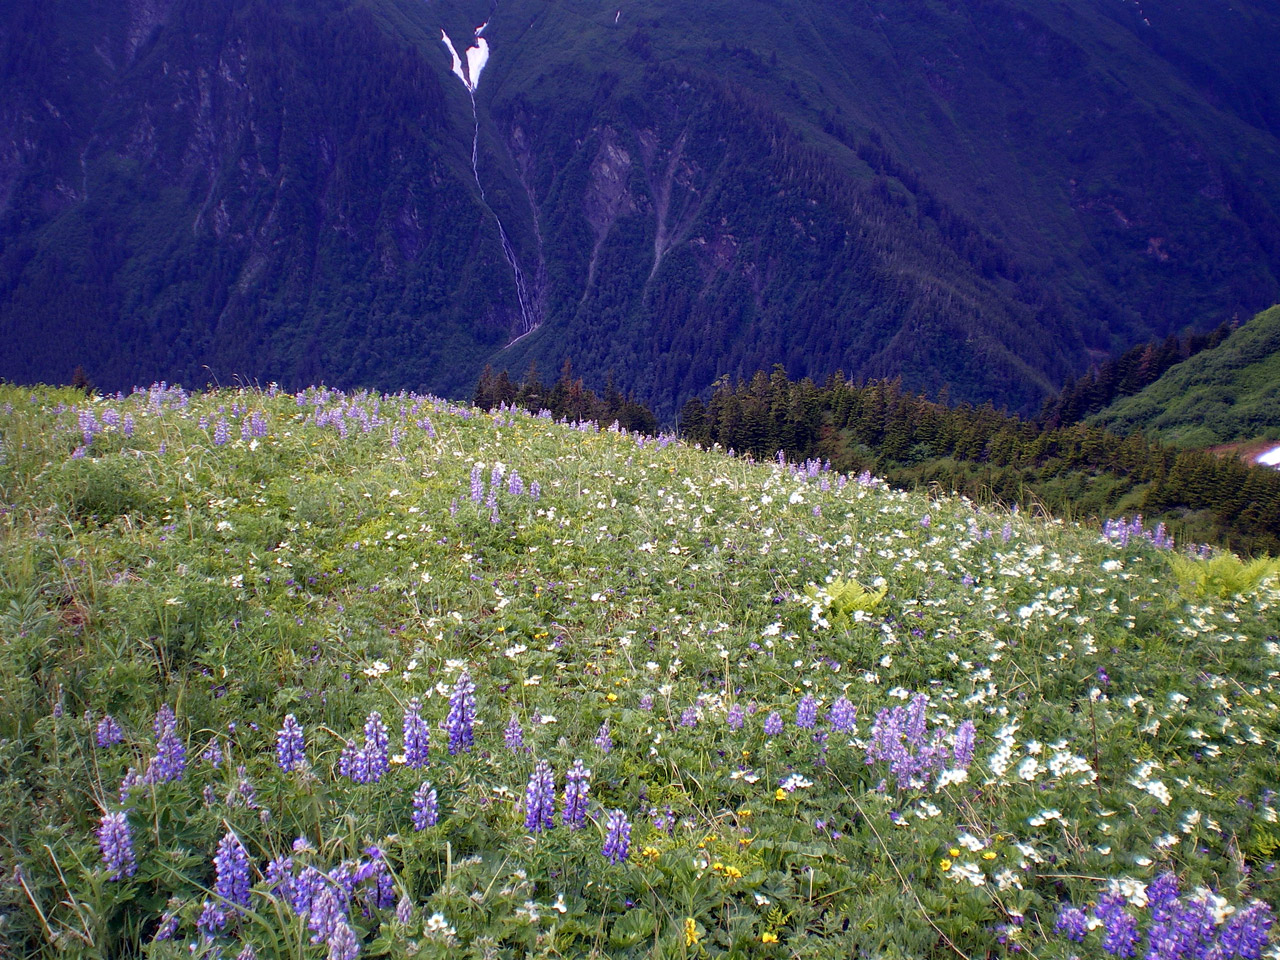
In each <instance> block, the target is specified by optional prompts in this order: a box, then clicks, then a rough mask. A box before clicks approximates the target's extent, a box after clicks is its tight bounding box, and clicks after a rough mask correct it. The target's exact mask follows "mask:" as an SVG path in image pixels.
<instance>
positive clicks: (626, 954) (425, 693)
mask: <svg viewBox="0 0 1280 960" xmlns="http://www.w3.org/2000/svg"><path fill="white" fill-rule="evenodd" d="M0 437H2V440H3V452H4V456H3V458H0V489H2V490H4V491H5V499H6V503H5V505H4V510H3V512H2V513H0V702H2V703H3V704H4V710H3V711H0V823H3V824H4V828H3V830H0V851H2V854H3V857H4V860H5V862H6V864H9V865H11V866H10V868H8V869H6V870H5V871H4V875H3V877H0V911H2V913H3V916H4V917H5V926H4V930H3V933H4V937H5V943H6V946H8V947H11V948H12V952H13V953H15V954H17V955H21V956H31V957H53V956H55V955H56V956H58V957H76V958H79V957H83V958H89V957H101V956H135V955H142V954H145V955H147V956H153V957H165V958H177V957H190V956H198V957H212V956H217V955H221V956H224V957H225V956H237V955H238V956H240V957H248V956H254V955H256V956H291V957H299V958H311V960H320V958H324V957H339V956H340V957H344V958H354V957H358V956H369V957H389V958H393V960H405V958H408V957H430V958H446V957H459V956H521V955H532V954H538V953H548V954H552V953H553V954H555V955H558V956H562V957H587V956H593V957H617V958H641V957H662V958H687V957H691V956H700V957H706V956H715V957H726V958H727V957H753V958H765V957H776V956H795V957H803V958H826V957H850V956H893V957H913V958H919V957H923V958H942V957H954V956H957V955H964V956H970V957H977V956H1000V955H1004V954H1005V952H1006V951H1008V952H1009V953H1010V954H1013V953H1016V954H1019V955H1028V956H1037V957H1053V958H1065V957H1068V956H1075V955H1081V954H1083V955H1093V956H1101V955H1103V954H1104V952H1109V951H1111V950H1112V948H1113V947H1115V946H1116V944H1117V943H1122V944H1124V945H1126V952H1132V953H1139V954H1141V955H1144V956H1145V955H1147V954H1148V950H1149V949H1150V950H1156V949H1158V948H1159V949H1162V948H1161V947H1160V945H1161V944H1163V943H1164V942H1165V940H1166V939H1167V937H1168V936H1169V933H1168V930H1169V926H1170V923H1171V922H1172V921H1171V919H1170V918H1171V917H1176V918H1180V919H1178V920H1177V923H1178V924H1179V927H1178V929H1185V930H1189V931H1191V932H1190V933H1188V936H1194V937H1195V942H1196V943H1197V944H1200V945H1201V946H1200V947H1197V949H1198V950H1199V949H1202V952H1204V953H1205V955H1209V956H1220V957H1254V958H1256V957H1259V956H1261V955H1263V953H1264V952H1265V951H1266V950H1267V949H1268V939H1269V936H1270V934H1269V932H1268V928H1269V927H1270V925H1271V922H1272V913H1273V910H1274V908H1275V906H1276V902H1277V897H1278V895H1280V879H1278V875H1277V873H1276V870H1275V867H1276V853H1277V850H1278V849H1280V838H1278V836H1277V827H1276V822H1277V809H1278V808H1277V795H1276V792H1275V744H1276V741H1277V737H1280V692H1278V691H1277V686H1276V683H1277V678H1278V677H1280V646H1277V643H1276V640H1275V633H1276V622H1277V615H1278V611H1280V589H1277V579H1276V577H1277V574H1278V573H1280V569H1278V568H1277V564H1276V563H1275V562H1274V561H1271V560H1268V559H1266V558H1262V559H1259V560H1257V561H1255V562H1252V563H1249V564H1245V563H1242V562H1241V561H1239V560H1237V559H1236V558H1235V557H1233V556H1232V555H1231V554H1229V553H1225V552H1223V553H1217V554H1215V555H1214V556H1212V557H1210V558H1193V557H1189V556H1186V555H1185V554H1182V553H1180V552H1176V551H1173V550H1171V549H1169V548H1168V546H1169V545H1168V544H1167V543H1165V542H1164V540H1163V538H1156V537H1153V536H1150V534H1149V532H1148V531H1145V530H1144V528H1143V526H1142V524H1141V523H1136V522H1133V521H1129V522H1126V523H1125V524H1123V525H1113V526H1112V527H1110V528H1109V530H1108V533H1107V535H1106V536H1103V535H1102V534H1101V533H1100V532H1099V530H1098V529H1097V528H1096V527H1094V528H1088V527H1078V526H1072V525H1065V524H1062V523H1056V522H1053V523H1051V522H1045V521H1041V520H1035V519H1031V518H1029V517H1028V516H1026V515H1025V514H1023V515H1019V514H1013V513H1007V512H1005V513H994V512H990V511H987V510H985V509H976V508H975V507H974V506H973V504H971V503H970V502H968V501H966V500H963V499H958V498H956V499H950V498H934V499H931V498H927V497H925V496H920V495H914V494H906V493H898V492H894V491H892V490H890V489H888V488H887V487H886V485H885V484H884V483H883V482H882V481H879V480H876V479H875V478H873V477H872V476H871V475H870V474H866V475H863V476H860V477H849V476H847V475H844V474H838V473H834V472H831V471H827V470H824V469H822V467H821V465H820V464H816V463H812V464H805V465H799V464H792V463H780V462H767V463H763V464H751V463H747V462H745V461H744V460H741V459H730V458H727V457H725V456H723V455H720V454H717V453H710V452H706V451H703V450H699V449H696V448H693V447H690V446H688V445H686V444H684V443H681V442H675V441H672V439H671V438H669V437H658V438H653V437H646V436H642V435H638V434H629V433H626V432H624V431H621V430H607V429H606V430H601V429H599V428H598V427H597V426H596V425H595V424H592V423H567V422H565V423H556V422H554V421H553V420H551V419H550V418H549V417H543V416H533V415H530V414H527V413H525V412H524V411H521V410H513V409H502V408H500V409H497V410H495V411H493V412H492V413H489V414H484V413H480V412H478V411H476V410H475V409H472V408H461V407H457V406H454V405H452V404H449V403H447V402H444V401H439V400H435V399H433V398H430V397H425V396H418V395H409V394H399V395H375V394H344V393H340V392H337V391H334V390H331V389H327V388H317V389H308V390H305V391H302V392H299V393H297V394H296V395H294V394H285V393H276V392H268V393H260V392H256V391H249V390H240V391H230V390H223V391H220V392H213V393H207V394H187V393H185V392H183V391H181V390H179V389H176V388H166V387H162V386H159V385H157V386H155V387H153V388H152V389H150V390H143V391H139V392H137V393H135V394H133V395H131V396H127V397H118V398H103V399H97V400H93V401H86V400H85V398H84V397H83V396H82V395H80V396H77V395H75V394H73V393H72V392H70V391H62V392H55V391H49V390H45V389H40V390H35V391H32V390H30V389H26V390H18V389H16V388H13V387H4V388H0ZM1156 540H1159V541H1160V543H1159V545H1158V544H1157V543H1156V542H1155V541H1156ZM1077 939H1080V940H1083V941H1085V942H1084V943H1077V942H1075V941H1076V940H1077ZM1104 945H1105V951H1104ZM1015 948H1016V949H1015Z"/></svg>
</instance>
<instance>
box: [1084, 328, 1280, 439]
mask: <svg viewBox="0 0 1280 960" xmlns="http://www.w3.org/2000/svg"><path fill="white" fill-rule="evenodd" d="M1089 422H1090V423H1093V424H1096V425H1097V426H1101V427H1103V428H1105V429H1107V430H1111V431H1113V432H1116V433H1134V432H1137V431H1138V430H1141V431H1142V432H1143V433H1145V434H1146V435H1147V436H1150V437H1158V438H1159V439H1161V440H1164V441H1165V442H1167V443H1172V444H1176V445H1178V446H1185V447H1208V446H1212V445H1214V444H1219V443H1230V442H1232V441H1236V440H1258V439H1267V440H1280V307H1272V308H1271V309H1270V310H1264V311H1262V312H1261V313H1259V314H1258V315H1257V316H1255V317H1254V318H1253V319H1252V320H1250V321H1249V322H1248V323H1246V324H1244V325H1243V326H1241V327H1240V328H1239V329H1237V330H1236V331H1235V332H1234V333H1232V334H1231V336H1230V337H1228V338H1227V339H1226V340H1224V341H1223V342H1222V343H1221V344H1219V345H1218V346H1217V347H1215V348H1213V349H1212V350H1206V351H1205V352H1203V353H1199V354H1196V355H1195V356H1194V357H1191V358H1190V359H1189V360H1184V361H1183V362H1182V363H1180V364H1178V365H1177V366H1175V367H1173V368H1172V369H1170V370H1169V371H1168V372H1167V373H1166V374H1165V375H1164V376H1162V377H1161V378H1160V379H1159V380H1157V381H1156V382H1155V383H1153V384H1152V385H1151V386H1149V387H1147V388H1146V389H1145V390H1143V391H1142V392H1140V393H1137V394H1134V395H1133V396H1131V397H1124V398H1123V399H1121V400H1118V401H1116V402H1115V403H1113V404H1112V405H1111V406H1110V407H1108V408H1107V409H1105V410H1103V411H1101V412H1100V413H1097V414H1095V415H1094V416H1092V417H1090V418H1089Z"/></svg>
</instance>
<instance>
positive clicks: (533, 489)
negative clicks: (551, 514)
mask: <svg viewBox="0 0 1280 960" xmlns="http://www.w3.org/2000/svg"><path fill="white" fill-rule="evenodd" d="M529 497H530V499H532V500H538V499H540V498H541V497H542V486H541V485H540V484H539V483H538V481H537V480H534V481H533V482H532V483H530V484H529Z"/></svg>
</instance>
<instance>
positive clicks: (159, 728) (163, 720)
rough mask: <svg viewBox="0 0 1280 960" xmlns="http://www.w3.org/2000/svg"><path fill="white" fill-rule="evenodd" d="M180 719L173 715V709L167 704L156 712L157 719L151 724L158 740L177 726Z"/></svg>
mask: <svg viewBox="0 0 1280 960" xmlns="http://www.w3.org/2000/svg"><path fill="white" fill-rule="evenodd" d="M177 723H178V718H177V717H175V716H174V715H173V708H172V707H171V706H169V705H168V704H167V703H162V704H161V705H160V709H159V710H157V711H156V718H155V720H153V721H152V723H151V729H152V730H154V731H155V734H156V739H157V740H159V739H160V738H161V737H163V736H164V734H165V731H166V730H172V729H173V728H174V727H175V726H177Z"/></svg>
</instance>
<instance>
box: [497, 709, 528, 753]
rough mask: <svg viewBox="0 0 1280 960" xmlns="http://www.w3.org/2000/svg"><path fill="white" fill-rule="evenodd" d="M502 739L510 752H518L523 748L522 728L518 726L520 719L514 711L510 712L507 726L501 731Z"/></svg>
mask: <svg viewBox="0 0 1280 960" xmlns="http://www.w3.org/2000/svg"><path fill="white" fill-rule="evenodd" d="M502 740H503V742H504V743H506V745H507V749H508V750H510V751H511V752H512V753H519V752H520V751H521V750H522V749H523V748H524V728H523V727H521V726H520V721H519V720H518V719H517V718H516V715H515V714H514V713H513V714H511V720H510V721H508V723H507V728H506V729H505V730H504V731H502Z"/></svg>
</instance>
